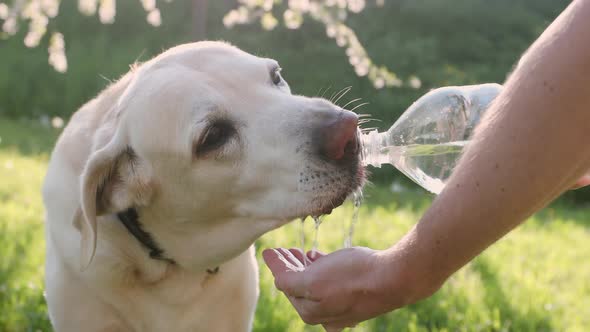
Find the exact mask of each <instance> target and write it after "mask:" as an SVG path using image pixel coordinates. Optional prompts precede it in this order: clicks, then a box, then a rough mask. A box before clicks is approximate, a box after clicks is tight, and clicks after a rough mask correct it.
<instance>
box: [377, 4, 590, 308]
mask: <svg viewBox="0 0 590 332" xmlns="http://www.w3.org/2000/svg"><path fill="white" fill-rule="evenodd" d="M588 31H590V1H587V0H586V1H575V2H574V3H573V4H572V5H571V6H570V8H568V9H567V10H566V11H565V12H564V13H563V14H562V15H561V16H560V17H559V18H558V19H557V20H556V21H555V22H554V23H553V24H552V25H551V26H550V27H549V28H548V29H547V31H545V33H544V34H543V35H542V36H541V37H540V38H539V40H538V41H537V42H536V43H535V44H534V45H533V46H532V48H531V49H530V51H528V52H527V53H526V54H525V56H524V57H523V59H522V60H521V62H520V64H519V66H518V67H517V69H516V70H515V72H514V73H513V75H512V76H511V78H510V79H509V80H508V82H507V83H506V85H505V89H504V91H503V92H502V94H501V95H500V96H499V97H498V98H497V100H496V102H495V103H494V105H493V106H492V108H491V109H490V110H489V111H488V114H487V117H486V118H485V119H484V120H483V121H482V124H481V126H480V127H479V128H478V130H477V132H476V135H475V136H474V139H473V142H472V143H471V145H470V147H469V148H468V149H467V151H466V152H465V155H464V156H463V158H462V160H461V162H460V163H459V165H458V166H457V168H456V170H455V172H454V174H453V176H452V177H451V178H450V179H449V181H448V183H447V186H446V188H445V190H444V191H443V192H442V193H441V194H440V195H439V196H438V197H437V198H436V199H435V201H434V202H433V204H432V206H431V208H430V209H429V210H428V211H427V212H426V214H425V215H424V217H423V218H422V220H421V222H420V223H418V225H417V226H416V227H415V228H414V229H412V231H411V232H410V233H409V234H408V235H407V236H406V237H405V238H404V239H403V240H402V241H400V243H398V244H397V245H395V246H394V247H393V248H391V249H390V250H389V251H388V253H387V255H389V257H390V258H391V259H395V260H396V261H398V263H397V264H394V265H393V266H395V268H397V269H399V268H400V264H402V265H401V266H402V267H403V268H405V269H407V272H406V274H407V275H406V277H407V278H421V279H422V280H425V283H426V284H429V285H437V284H440V282H442V281H444V280H445V279H446V278H447V277H448V276H449V275H450V274H452V273H453V272H455V271H456V270H457V269H459V268H460V267H461V266H463V265H464V264H465V263H467V262H468V261H469V260H471V259H472V258H473V257H474V256H476V255H477V254H479V253H480V252H481V251H482V250H484V249H485V248H486V247H488V246H489V245H490V244H492V243H493V242H495V241H496V240H497V239H499V238H500V237H502V236H503V235H504V234H506V233H507V232H509V231H510V230H511V229H513V228H514V227H516V226H517V225H518V224H520V223H521V222H522V221H523V220H524V219H526V218H527V217H528V216H530V215H531V214H532V213H534V212H535V211H537V210H538V209H539V208H541V207H543V206H544V205H546V204H547V203H548V202H550V201H551V200H553V199H554V198H555V197H556V196H558V195H559V194H560V193H562V192H563V191H564V190H566V189H567V188H568V187H570V186H571V185H572V184H573V183H574V182H575V180H576V179H578V178H579V177H580V176H581V175H582V174H583V173H584V171H585V170H587V169H588V168H590V149H589V148H588V146H589V145H587V144H583V142H584V141H588V140H590V79H589V78H590V35H588V34H587V32H588ZM386 257H387V256H386ZM395 273H400V272H399V271H398V272H395ZM401 273H404V272H401ZM436 287H437V286H436ZM419 296H420V295H419ZM410 300H411V299H410Z"/></svg>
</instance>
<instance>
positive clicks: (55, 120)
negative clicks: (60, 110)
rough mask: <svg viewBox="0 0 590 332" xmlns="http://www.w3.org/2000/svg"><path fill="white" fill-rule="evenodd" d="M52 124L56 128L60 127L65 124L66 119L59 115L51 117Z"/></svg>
mask: <svg viewBox="0 0 590 332" xmlns="http://www.w3.org/2000/svg"><path fill="white" fill-rule="evenodd" d="M51 126H52V127H53V128H55V129H60V128H61V127H63V126H64V120H63V119H62V118H60V117H59V116H56V117H54V118H53V119H51Z"/></svg>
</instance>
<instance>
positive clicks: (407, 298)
mask: <svg viewBox="0 0 590 332" xmlns="http://www.w3.org/2000/svg"><path fill="white" fill-rule="evenodd" d="M262 255H263V257H264V260H265V262H266V264H267V265H268V267H269V268H270V270H271V272H272V274H273V276H274V277H275V285H276V287H277V288H278V289H279V290H281V291H282V292H283V293H285V295H286V296H287V298H288V299H289V301H291V304H293V306H294V307H295V309H296V310H297V312H298V313H299V316H301V318H302V319H303V321H305V322H306V323H307V324H312V325H316V324H321V325H323V326H324V328H325V329H326V331H329V332H332V331H341V330H342V329H344V328H346V327H353V326H355V325H357V324H358V323H360V322H362V321H364V320H367V319H370V318H373V317H376V316H378V315H380V314H383V313H386V312H389V311H391V310H393V309H396V308H399V307H401V306H403V305H405V304H408V303H409V302H413V301H414V300H417V298H415V297H413V296H412V295H411V294H410V292H411V291H412V289H413V287H412V286H413V285H412V283H411V282H410V283H404V282H403V281H402V278H398V276H401V274H399V273H392V271H387V269H386V268H388V269H389V268H390V267H391V265H392V264H389V265H390V266H389V267H387V265H388V264H385V255H384V253H383V252H379V251H375V250H372V249H369V248H360V247H355V248H347V249H342V250H339V251H336V252H333V253H331V254H329V255H324V254H321V253H317V252H314V253H312V252H308V253H307V256H304V254H303V252H302V251H301V250H300V249H290V250H287V249H283V248H279V249H267V250H265V251H264V252H263V253H262ZM304 260H306V263H307V266H305V265H304Z"/></svg>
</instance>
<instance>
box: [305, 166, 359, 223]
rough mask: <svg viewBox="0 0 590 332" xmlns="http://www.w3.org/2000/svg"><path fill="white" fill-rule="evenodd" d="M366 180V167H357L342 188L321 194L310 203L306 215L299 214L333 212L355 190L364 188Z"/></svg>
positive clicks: (309, 214) (315, 214)
mask: <svg viewBox="0 0 590 332" xmlns="http://www.w3.org/2000/svg"><path fill="white" fill-rule="evenodd" d="M365 180H366V172H365V169H364V167H361V166H358V167H356V171H355V172H354V175H352V176H351V177H350V180H349V181H348V182H349V183H347V185H346V186H345V187H343V188H342V189H340V190H338V191H336V192H334V193H329V194H328V195H320V196H319V197H317V198H316V199H314V200H313V202H312V203H310V205H309V210H308V211H307V213H305V214H304V215H301V216H298V217H300V218H304V217H306V216H314V217H317V216H321V215H326V214H331V213H332V210H334V209H335V208H337V207H339V206H340V205H342V204H343V203H344V201H346V199H347V198H348V197H349V196H350V195H351V194H352V193H354V192H357V191H359V190H361V189H362V187H363V185H364V184H365Z"/></svg>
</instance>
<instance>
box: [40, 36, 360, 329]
mask: <svg viewBox="0 0 590 332" xmlns="http://www.w3.org/2000/svg"><path fill="white" fill-rule="evenodd" d="M280 70H281V68H280V67H279V64H278V63H277V62H276V61H274V60H271V59H267V58H261V57H257V56H254V55H251V54H248V53H246V52H244V51H242V50H240V49H238V48H236V47H234V46H231V45H229V44H226V43H222V42H199V43H192V44H185V45H180V46H177V47H174V48H171V49H169V50H167V51H165V52H164V53H162V54H160V55H158V56H156V57H155V58H153V59H151V60H149V61H147V62H145V63H143V64H141V65H137V66H135V67H133V68H132V69H131V70H130V71H129V72H128V73H127V74H125V75H124V76H123V77H122V78H120V79H119V80H118V81H117V82H115V83H112V84H111V85H110V86H108V87H107V88H106V89H105V90H104V91H102V92H101V93H100V94H99V95H98V96H97V97H96V98H94V99H93V100H91V101H89V102H88V103H86V104H85V105H83V106H82V107H81V108H80V109H79V110H78V111H77V112H76V113H75V114H74V115H73V116H72V118H71V120H70V122H69V124H68V125H67V127H66V128H65V130H64V131H63V133H62V134H61V136H60V137H59V139H58V142H57V144H56V146H55V149H54V151H53V152H52V155H51V159H50V162H49V166H48V171H47V175H46V178H45V182H44V186H43V200H44V204H45V207H46V221H47V223H46V242H47V255H46V268H45V284H46V300H47V304H48V309H49V316H50V319H51V323H52V325H53V326H54V328H55V330H56V331H59V332H69V331H76V332H78V331H88V332H98V331H101V332H107V331H108V332H114V331H175V332H178V331H209V332H211V331H216V332H217V331H222V332H223V331H232V332H235V331H249V330H251V326H252V321H253V317H254V311H255V308H256V302H257V299H258V293H259V290H258V267H257V263H256V259H255V256H254V248H253V243H254V241H255V240H256V239H257V238H258V237H260V236H261V235H262V234H264V233H266V232H268V231H270V230H272V229H275V228H277V227H280V226H282V225H284V224H286V223H288V222H289V221H290V220H293V219H295V218H299V217H302V216H308V215H321V214H326V213H329V212H331V210H332V209H333V208H335V207H337V206H339V205H341V204H342V202H343V201H344V200H345V198H346V197H347V196H348V195H349V194H350V193H351V192H352V191H354V190H356V189H357V188H358V187H359V186H361V185H362V182H363V178H364V173H363V172H364V171H363V167H362V165H361V164H360V158H359V140H358V134H357V132H358V129H357V121H358V118H357V115H356V114H354V113H352V112H349V111H346V110H343V109H341V108H339V107H337V106H335V105H334V104H332V103H330V102H329V101H327V100H325V99H322V98H308V97H304V96H297V95H293V94H291V90H290V87H289V85H288V84H287V82H285V80H284V79H283V78H282V76H281V74H280Z"/></svg>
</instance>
